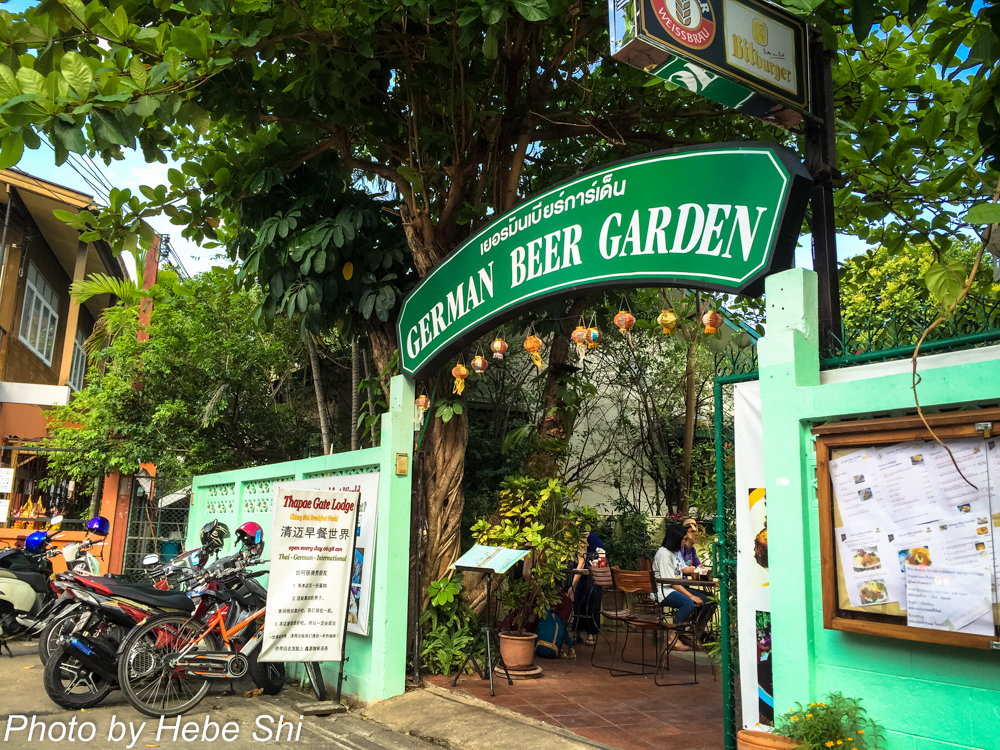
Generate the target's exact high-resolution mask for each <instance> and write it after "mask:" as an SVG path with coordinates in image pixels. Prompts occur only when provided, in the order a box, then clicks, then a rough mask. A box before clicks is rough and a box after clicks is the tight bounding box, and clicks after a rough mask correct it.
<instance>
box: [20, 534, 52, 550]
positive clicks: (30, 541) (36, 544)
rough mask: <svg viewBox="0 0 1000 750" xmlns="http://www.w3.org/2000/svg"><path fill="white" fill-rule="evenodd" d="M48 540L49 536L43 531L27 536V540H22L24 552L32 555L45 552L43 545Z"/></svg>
mask: <svg viewBox="0 0 1000 750" xmlns="http://www.w3.org/2000/svg"><path fill="white" fill-rule="evenodd" d="M48 540H49V535H48V534H47V533H45V532H44V531H36V532H35V533H34V534H29V535H28V538H27V539H25V540H24V549H25V551H26V552H28V553H29V554H32V555H37V554H38V553H39V552H44V551H45V544H46V543H47V542H48Z"/></svg>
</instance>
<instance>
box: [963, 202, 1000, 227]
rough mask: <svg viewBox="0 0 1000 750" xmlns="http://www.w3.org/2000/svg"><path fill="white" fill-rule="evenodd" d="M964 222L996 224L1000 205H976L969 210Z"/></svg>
mask: <svg viewBox="0 0 1000 750" xmlns="http://www.w3.org/2000/svg"><path fill="white" fill-rule="evenodd" d="M965 220H966V221H967V222H969V223H970V224H977V225H978V224H996V223H997V222H998V221H1000V203H977V204H976V205H975V206H973V207H972V208H970V209H969V213H967V214H966V215H965Z"/></svg>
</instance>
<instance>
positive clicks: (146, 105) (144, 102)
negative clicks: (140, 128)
mask: <svg viewBox="0 0 1000 750" xmlns="http://www.w3.org/2000/svg"><path fill="white" fill-rule="evenodd" d="M159 106H160V103H159V102H158V101H157V100H156V97H155V96H141V97H139V101H137V102H136V103H135V108H134V110H133V111H134V112H135V113H136V114H137V115H139V116H140V117H149V116H150V115H151V114H153V113H154V112H155V111H156V109H157V107H159Z"/></svg>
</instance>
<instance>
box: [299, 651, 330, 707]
mask: <svg viewBox="0 0 1000 750" xmlns="http://www.w3.org/2000/svg"><path fill="white" fill-rule="evenodd" d="M302 666H303V667H305V668H306V676H307V677H308V678H309V687H311V688H312V691H313V695H315V696H316V700H318V701H325V700H326V683H325V682H324V681H323V670H321V669H320V668H319V662H318V661H307V662H305V663H304V664H303V665H302Z"/></svg>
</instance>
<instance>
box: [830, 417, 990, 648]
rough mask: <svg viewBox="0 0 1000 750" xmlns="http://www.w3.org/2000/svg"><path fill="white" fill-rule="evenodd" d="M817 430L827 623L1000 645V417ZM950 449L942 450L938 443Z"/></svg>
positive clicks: (874, 422) (904, 420)
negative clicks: (999, 579)
mask: <svg viewBox="0 0 1000 750" xmlns="http://www.w3.org/2000/svg"><path fill="white" fill-rule="evenodd" d="M926 419H927V424H928V425H930V427H931V428H932V430H933V433H934V435H936V436H937V437H938V438H940V439H941V443H939V442H938V441H936V440H935V439H934V438H933V436H932V434H931V430H930V429H928V426H927V425H925V424H924V423H923V421H922V420H921V419H920V417H919V416H913V417H893V418H887V419H871V420H858V421H844V422H836V423H832V424H826V425H822V426H818V427H815V428H814V429H813V430H812V432H813V434H815V435H816V436H817V437H816V473H817V493H818V500H819V527H820V553H821V561H822V580H823V624H824V627H825V628H827V629H831V630H841V631H846V632H852V633H866V634H869V635H880V636H886V637H892V638H901V639H905V640H912V641H925V642H928V643H941V644H948V645H953V646H966V647H970V648H981V649H989V648H991V647H992V646H991V644H993V643H995V642H997V641H998V640H1000V631H998V623H1000V606H998V598H997V586H996V579H997V577H998V571H1000V555H998V553H1000V540H998V539H997V536H998V535H1000V434H995V433H994V429H995V430H996V432H997V433H1000V409H968V410H961V411H952V412H947V413H942V414H933V415H927V416H926ZM942 443H943V445H942Z"/></svg>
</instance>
